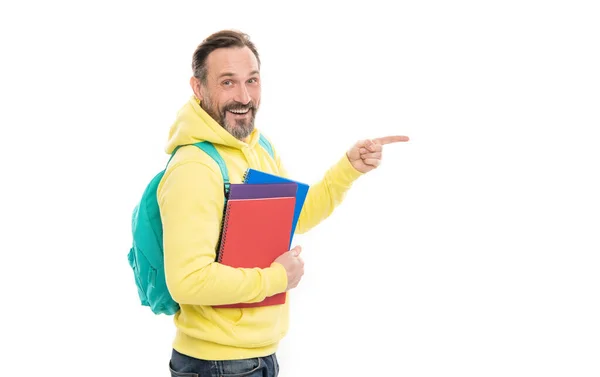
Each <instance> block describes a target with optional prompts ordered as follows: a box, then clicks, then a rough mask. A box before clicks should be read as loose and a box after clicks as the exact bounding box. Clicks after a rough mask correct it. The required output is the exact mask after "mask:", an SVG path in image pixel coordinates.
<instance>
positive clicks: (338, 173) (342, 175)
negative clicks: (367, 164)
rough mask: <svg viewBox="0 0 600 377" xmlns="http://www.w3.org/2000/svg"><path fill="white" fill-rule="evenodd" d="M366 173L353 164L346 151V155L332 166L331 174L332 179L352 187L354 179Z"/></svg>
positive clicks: (339, 183)
mask: <svg viewBox="0 0 600 377" xmlns="http://www.w3.org/2000/svg"><path fill="white" fill-rule="evenodd" d="M364 174H365V173H361V172H359V171H358V170H356V169H355V168H354V166H352V164H351V163H350V160H349V159H348V156H347V155H346V154H345V153H344V156H343V157H342V158H340V159H339V160H338V162H337V163H336V164H335V165H333V166H332V167H331V169H330V170H329V175H330V177H331V178H332V180H333V181H334V182H335V183H336V184H338V185H341V186H344V187H350V186H351V185H352V183H354V181H356V180H357V179H358V178H360V177H361V176H362V175H364Z"/></svg>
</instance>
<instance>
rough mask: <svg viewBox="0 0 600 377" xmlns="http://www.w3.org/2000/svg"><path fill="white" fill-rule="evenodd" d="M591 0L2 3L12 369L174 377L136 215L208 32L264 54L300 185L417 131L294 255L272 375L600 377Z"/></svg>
mask: <svg viewBox="0 0 600 377" xmlns="http://www.w3.org/2000/svg"><path fill="white" fill-rule="evenodd" d="M384 4H387V5H384ZM594 5H595V2H593V1H587V2H585V1H537V2H534V1H523V0H521V1H502V2H500V1H497V2H490V1H453V2H449V1H437V2H434V1H413V2H402V3H399V4H396V5H393V6H392V2H389V3H387V2H385V3H384V2H382V1H367V2H360V3H348V2H340V3H338V4H333V3H331V2H327V1H318V2H313V3H310V2H297V3H294V4H291V3H287V2H281V3H270V4H269V5H267V4H266V3H265V2H234V1H228V2H216V1H215V2H203V1H193V2H192V1H190V2H180V1H173V2H172V3H170V4H168V3H167V2H166V1H163V2H156V1H146V2H141V1H139V2H132V1H122V2H116V1H112V2H107V1H98V2H89V1H86V2H84V1H80V2H74V1H73V2H71V3H66V2H64V1H48V2H41V1H37V2H11V3H8V2H3V3H2V5H1V7H0V32H1V33H0V38H1V42H2V43H1V46H0V49H1V51H2V58H1V60H0V64H1V70H0V75H1V76H0V79H1V84H0V88H1V89H0V91H1V92H0V95H1V98H0V100H1V102H0V103H1V111H0V117H1V118H0V126H1V128H0V129H1V140H2V149H1V151H0V153H1V154H2V156H0V157H1V158H2V160H1V161H2V175H1V176H0V177H1V178H0V179H1V180H2V185H1V186H0V190H2V192H1V209H0V216H1V217H2V224H3V226H2V228H1V229H2V230H1V232H0V233H1V234H2V256H3V258H2V264H1V266H2V271H1V273H0V279H1V286H0V289H2V299H1V301H2V310H1V313H2V320H1V322H0V323H1V325H0V326H1V329H0V339H1V340H0V341H1V342H2V346H3V351H2V355H3V356H2V361H1V362H0V368H1V369H2V370H1V371H0V375H3V376H5V375H6V376H8V375H9V374H10V373H9V372H12V373H13V374H11V375H15V373H18V374H19V375H23V376H29V375H49V376H54V375H61V376H108V375H111V376H157V377H158V376H167V375H168V369H167V363H168V358H169V356H170V350H171V340H172V337H173V334H174V328H173V325H172V322H171V318H169V317H164V316H163V317H156V316H153V315H152V314H151V313H150V311H149V310H148V309H147V308H143V307H141V306H139V304H138V301H137V300H138V299H137V293H136V291H135V286H134V284H133V276H132V274H131V271H130V270H129V266H128V264H127V261H126V255H127V252H128V250H129V246H130V243H131V240H130V228H129V227H130V215H131V211H132V209H133V206H134V205H135V204H136V202H137V200H138V199H139V197H140V195H141V193H142V190H143V188H144V186H145V184H146V183H147V182H148V180H149V179H150V178H151V177H152V176H153V175H154V174H155V173H156V172H158V171H159V170H160V169H162V167H163V166H164V163H165V162H166V158H167V156H166V155H165V154H164V152H163V147H164V144H165V141H166V137H167V132H168V128H169V126H170V124H171V122H172V121H173V119H174V116H175V113H176V111H177V110H178V109H179V108H180V107H181V105H182V104H183V103H184V102H185V101H186V100H187V99H188V97H189V95H190V94H191V91H190V89H189V85H188V79H189V76H190V74H191V69H190V63H191V55H192V52H193V50H194V48H195V47H196V45H197V44H198V43H200V42H201V40H202V39H203V38H204V37H206V36H207V35H209V34H210V33H212V32H214V31H217V30H220V29H222V28H236V29H240V30H243V31H245V32H247V33H249V34H250V35H251V37H252V39H253V40H254V41H255V43H256V44H257V46H258V48H259V52H260V54H261V57H262V60H263V66H262V77H263V98H262V108H261V111H260V112H259V115H258V118H257V122H258V125H259V126H260V128H261V129H262V130H263V131H264V132H265V133H266V134H267V135H269V136H270V137H271V138H272V139H273V141H274V142H275V143H276V145H277V148H278V149H279V150H280V151H281V154H282V155H283V158H284V161H285V163H286V165H287V167H288V169H289V170H290V172H291V173H292V174H293V175H294V176H295V178H297V179H298V180H303V181H306V182H311V183H312V182H315V181H316V180H318V179H319V178H320V177H321V176H322V174H323V173H324V172H325V170H326V169H327V168H328V167H329V166H330V165H331V164H333V163H334V162H335V161H337V159H338V158H340V157H341V156H342V155H343V153H344V152H345V150H346V149H347V148H348V147H349V146H350V145H352V144H353V143H354V142H355V141H356V140H358V139H361V138H365V137H378V136H385V135H389V134H402V135H408V136H410V138H411V141H410V142H409V143H404V144H396V145H391V146H388V147H386V148H385V153H384V163H383V165H382V166H381V168H380V169H378V170H376V171H375V172H373V173H370V174H369V175H367V176H365V177H364V178H363V179H361V180H360V181H358V182H357V183H356V185H355V186H354V187H353V189H352V191H351V192H350V193H349V195H348V196H347V198H346V201H345V202H344V203H343V205H342V206H341V207H340V208H339V209H338V210H337V211H336V213H335V214H334V215H333V216H332V217H331V218H329V219H328V220H327V221H325V222H323V223H322V224H321V225H320V226H319V227H318V228H316V229H315V230H314V231H312V232H311V233H309V234H307V235H304V236H303V237H299V238H298V239H297V241H298V243H300V244H301V245H302V246H303V247H304V258H305V261H306V275H305V277H304V279H303V281H302V283H301V285H300V286H299V288H298V289H296V290H295V291H294V293H293V296H292V299H293V308H292V318H291V320H292V327H291V329H290V332H289V335H288V336H287V338H286V339H285V340H284V341H283V343H282V344H281V348H280V351H279V358H280V364H281V368H282V369H281V376H282V377H294V376H317V377H319V376H376V375H379V376H410V377H417V376H419V377H420V376H461V377H466V376H478V377H479V376H486V377H487V376H528V377H529V376H578V377H584V376H598V375H600V324H599V318H600V303H599V294H600V289H599V287H600V285H599V283H600V273H599V272H598V271H599V262H600V257H599V252H600V247H599V246H600V241H599V238H600V237H599V227H600V218H599V217H600V198H599V195H598V193H599V192H600V184H599V183H598V176H599V161H600V148H599V147H598V137H597V136H596V135H597V130H598V126H600V116H599V107H600V89H599V88H600V74H599V72H600V69H599V68H598V67H600V53H599V46H600V44H599V43H600V37H599V36H600V27H599V26H598V25H599V23H598V20H599V19H600V13H599V12H598V10H597V9H595V8H594Z"/></svg>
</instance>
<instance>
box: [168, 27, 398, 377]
mask: <svg viewBox="0 0 600 377" xmlns="http://www.w3.org/2000/svg"><path fill="white" fill-rule="evenodd" d="M192 68H193V77H192V78H191V79H190V85H191V87H192V90H193V92H194V96H193V97H192V98H191V99H190V100H189V101H188V102H187V103H186V104H185V105H184V106H183V108H182V109H181V110H180V111H179V113H178V114H177V117H176V120H175V122H174V124H173V125H172V127H171V130H170V133H169V140H168V143H167V147H166V152H167V153H171V152H172V151H173V150H174V149H175V148H176V147H177V146H179V145H183V144H193V143H196V142H199V141H204V140H206V141H209V142H211V143H212V144H213V145H214V146H215V147H216V148H217V150H218V152H219V153H220V154H221V156H222V157H223V159H224V161H225V162H226V165H227V168H228V171H229V176H230V182H232V183H239V182H242V178H243V174H244V172H245V171H246V169H247V168H249V167H251V168H255V169H259V170H263V171H266V172H269V173H273V174H277V175H282V176H287V172H286V171H285V169H284V167H283V165H282V162H281V160H280V159H279V156H278V154H277V150H276V149H275V148H273V149H274V152H275V157H274V158H271V156H270V155H269V153H268V152H267V151H266V150H265V149H264V148H262V147H261V146H260V145H259V143H258V139H259V131H258V130H257V129H256V128H255V125H254V119H255V116H256V112H257V111H258V109H259V106H260V97H261V81H260V59H259V55H258V53H257V51H256V48H255V46H254V45H253V43H252V42H251V41H250V40H249V38H248V36H247V35H245V34H242V33H239V32H235V31H221V32H218V33H215V34H213V35H211V36H209V37H208V38H207V39H206V40H204V41H203V42H202V43H201V44H200V45H199V46H198V48H197V49H196V51H195V52H194V54H193V62H192ZM407 140H408V138H407V137H405V136H391V137H384V138H380V139H375V140H365V141H360V142H358V143H356V144H355V145H354V146H353V147H352V148H350V149H349V150H348V151H347V152H346V153H345V154H344V155H343V156H341V158H340V159H339V160H338V161H337V162H336V163H335V164H334V165H333V166H331V168H330V169H329V170H328V171H327V172H326V173H325V175H324V176H323V178H322V180H321V181H319V182H317V183H316V184H314V185H312V186H311V188H310V190H309V194H308V196H307V198H306V201H305V204H304V208H303V211H302V213H301V215H300V218H299V221H298V225H297V231H296V233H298V234H301V233H304V232H306V231H308V230H310V229H311V228H313V227H314V226H316V225H317V224H319V223H320V222H321V221H322V220H323V219H325V218H327V217H328V216H329V215H330V214H331V213H332V212H333V210H334V208H335V207H336V206H338V205H339V204H340V203H341V201H342V200H343V198H344V195H345V193H346V192H347V191H348V189H349V188H350V186H351V185H352V183H353V182H354V181H355V180H356V179H357V178H358V177H360V176H361V175H362V174H364V173H367V172H368V171H370V170H372V169H375V168H376V167H377V166H378V165H379V163H380V160H381V151H382V146H383V145H384V144H388V143H393V142H399V141H407ZM199 193H202V194H201V195H200V194H199ZM157 195H158V202H159V206H160V211H161V218H162V222H163V230H164V233H163V237H164V253H165V273H166V278H167V285H168V287H169V291H170V292H171V295H172V296H173V299H174V300H175V301H177V302H178V303H179V304H180V311H179V312H177V313H176V314H175V316H174V322H175V325H176V328H177V332H176V336H175V339H174V342H173V353H172V357H171V361H170V364H169V365H170V370H171V375H172V376H196V375H199V376H229V375H235V376H270V377H275V376H277V375H278V372H279V365H278V363H277V358H276V356H275V352H276V350H277V346H278V343H279V341H280V340H281V339H282V338H283V337H284V336H285V334H286V332H287V331H288V314H289V313H288V310H289V309H288V305H287V304H284V305H277V306H265V307H258V308H245V309H230V308H215V307H213V306H215V305H220V304H232V303H239V302H257V301H262V300H263V299H264V298H265V297H268V296H272V295H274V294H277V293H280V292H284V291H288V290H290V289H293V288H295V287H296V286H297V285H298V283H299V282H300V279H301V278H302V275H303V273H304V264H303V261H302V259H301V258H300V256H299V254H300V247H299V246H296V247H294V248H293V249H292V250H290V251H288V252H285V253H283V254H282V255H281V256H280V257H278V258H277V259H276V260H275V261H274V262H273V263H272V265H271V266H270V267H268V268H265V269H242V268H233V267H229V266H226V265H222V264H219V263H216V262H215V250H216V247H217V244H218V239H219V235H220V226H221V219H222V214H223V209H224V201H223V181H222V178H221V173H220V170H219V167H218V165H217V164H216V163H215V162H214V161H213V160H212V159H211V158H210V157H209V156H208V155H207V154H205V153H204V152H203V151H201V150H200V149H198V148H196V147H194V146H184V147H181V148H180V149H179V150H178V151H177V153H176V154H175V156H174V157H173V158H172V160H171V162H170V163H169V166H168V167H167V170H166V172H165V175H164V177H163V179H162V181H161V183H160V185H159V187H158V192H157Z"/></svg>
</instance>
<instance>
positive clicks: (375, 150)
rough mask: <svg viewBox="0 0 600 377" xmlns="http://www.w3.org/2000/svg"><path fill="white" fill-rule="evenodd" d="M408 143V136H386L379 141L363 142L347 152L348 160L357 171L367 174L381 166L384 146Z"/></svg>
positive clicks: (378, 139) (368, 140)
mask: <svg viewBox="0 0 600 377" xmlns="http://www.w3.org/2000/svg"><path fill="white" fill-rule="evenodd" d="M404 141H408V136H385V137H380V138H377V139H367V140H361V141H359V142H357V143H356V144H354V146H352V148H350V149H349V150H348V152H346V156H348V160H349V161H350V163H351V164H352V166H354V168H355V169H356V170H358V171H359V172H361V173H367V172H370V171H371V170H373V169H375V168H377V167H378V166H379V165H380V164H381V154H382V152H383V146H384V145H386V144H392V143H399V142H404Z"/></svg>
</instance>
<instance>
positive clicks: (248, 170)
mask: <svg viewBox="0 0 600 377" xmlns="http://www.w3.org/2000/svg"><path fill="white" fill-rule="evenodd" d="M249 176H250V169H246V171H245V172H244V176H243V177H242V182H246V181H247V179H248V178H249Z"/></svg>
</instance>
